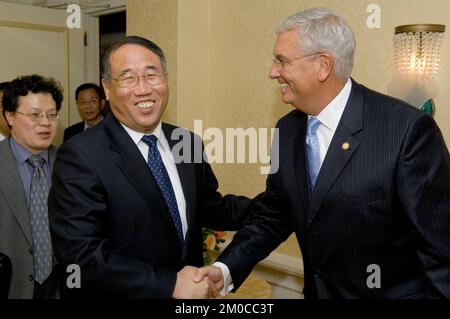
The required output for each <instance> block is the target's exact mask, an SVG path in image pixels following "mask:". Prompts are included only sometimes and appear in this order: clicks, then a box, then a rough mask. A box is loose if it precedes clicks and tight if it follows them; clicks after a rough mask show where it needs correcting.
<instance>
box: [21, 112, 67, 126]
mask: <svg viewBox="0 0 450 319" xmlns="http://www.w3.org/2000/svg"><path fill="white" fill-rule="evenodd" d="M14 113H18V114H22V115H25V116H27V117H28V118H29V119H30V120H32V121H33V122H36V123H38V122H40V121H42V120H43V119H44V117H46V118H47V119H48V120H49V121H50V122H54V121H56V120H58V119H59V114H58V112H57V111H50V112H47V113H44V112H42V113H37V112H32V113H22V112H19V111H15V112H14Z"/></svg>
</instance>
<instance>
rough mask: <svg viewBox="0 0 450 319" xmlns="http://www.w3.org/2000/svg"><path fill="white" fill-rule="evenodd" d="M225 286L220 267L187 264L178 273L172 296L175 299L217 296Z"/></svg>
mask: <svg viewBox="0 0 450 319" xmlns="http://www.w3.org/2000/svg"><path fill="white" fill-rule="evenodd" d="M223 286H224V281H223V275H222V271H221V270H220V268H218V267H215V266H205V267H201V268H197V267H193V266H185V267H184V268H183V269H181V270H180V271H179V272H178V273H177V282H176V284H175V289H174V291H173V294H172V297H173V298H175V299H211V298H216V297H217V296H218V294H219V292H220V291H221V290H222V288H223Z"/></svg>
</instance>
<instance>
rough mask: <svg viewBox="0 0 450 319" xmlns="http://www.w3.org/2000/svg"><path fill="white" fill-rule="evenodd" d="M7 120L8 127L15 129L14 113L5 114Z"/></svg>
mask: <svg viewBox="0 0 450 319" xmlns="http://www.w3.org/2000/svg"><path fill="white" fill-rule="evenodd" d="M5 118H6V121H7V122H8V125H9V126H10V127H13V126H14V116H13V115H12V113H11V112H8V111H6V112H5Z"/></svg>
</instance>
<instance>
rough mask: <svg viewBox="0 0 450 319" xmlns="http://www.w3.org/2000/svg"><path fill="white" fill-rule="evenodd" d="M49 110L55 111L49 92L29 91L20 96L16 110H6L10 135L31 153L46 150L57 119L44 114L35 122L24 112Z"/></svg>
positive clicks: (46, 111)
mask: <svg viewBox="0 0 450 319" xmlns="http://www.w3.org/2000/svg"><path fill="white" fill-rule="evenodd" d="M19 112H20V113H19ZM49 112H56V103H55V101H54V100H53V98H52V95H51V94H50V93H36V94H35V93H31V92H29V93H28V94H27V95H26V96H20V97H19V99H18V103H17V110H16V112H15V113H11V112H6V119H7V120H8V123H9V125H10V126H11V136H12V137H13V138H14V140H15V141H16V142H17V143H19V144H20V145H22V146H23V147H25V148H26V149H27V150H29V151H30V152H31V153H33V154H37V153H40V152H42V151H44V150H46V149H47V148H48V147H49V146H50V145H51V143H52V141H53V138H54V137H55V133H56V130H57V129H58V121H57V120H55V121H50V120H49V119H48V117H46V116H44V117H43V118H42V119H40V120H39V121H37V122H35V121H33V120H32V119H31V118H30V117H29V116H27V115H24V114H31V113H37V114H42V113H45V114H48V113H49ZM22 113H23V114H22Z"/></svg>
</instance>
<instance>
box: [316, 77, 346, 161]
mask: <svg viewBox="0 0 450 319" xmlns="http://www.w3.org/2000/svg"><path fill="white" fill-rule="evenodd" d="M351 90H352V81H351V80H350V79H348V80H347V83H346V84H345V86H344V88H343V89H342V90H341V92H340V93H339V94H338V95H337V96H336V97H335V98H334V99H333V101H331V102H330V103H329V104H328V105H327V106H325V108H324V109H323V110H322V112H320V113H319V115H317V116H316V117H317V119H318V120H319V122H320V125H319V127H318V128H317V131H316V134H317V138H318V140H319V151H320V167H322V163H323V160H324V159H325V156H326V155H327V152H328V148H329V147H330V144H331V140H332V139H333V136H334V133H335V132H336V129H337V126H338V124H339V121H340V120H341V117H342V113H344V109H345V106H346V105H347V102H348V98H349V97H350V91H351ZM309 117H311V116H308V118H309Z"/></svg>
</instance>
